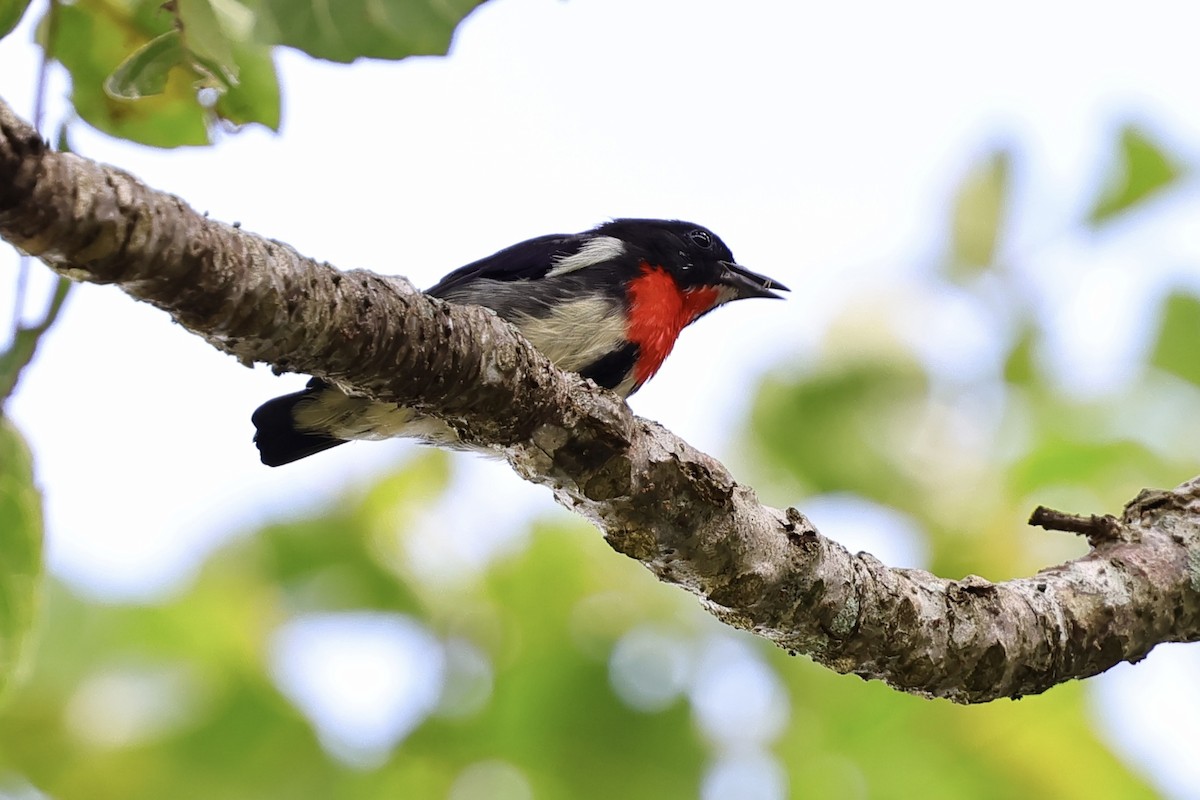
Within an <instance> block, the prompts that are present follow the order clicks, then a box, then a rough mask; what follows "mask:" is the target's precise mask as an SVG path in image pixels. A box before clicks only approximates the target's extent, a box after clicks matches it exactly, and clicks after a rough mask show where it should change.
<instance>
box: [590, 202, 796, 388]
mask: <svg viewBox="0 0 1200 800" xmlns="http://www.w3.org/2000/svg"><path fill="white" fill-rule="evenodd" d="M590 236H591V237H593V238H591V239H590V241H589V242H588V243H587V244H585V245H584V247H583V248H582V249H581V250H580V256H579V257H580V258H582V257H585V256H586V257H587V258H595V259H597V260H599V259H604V260H606V261H607V263H609V265H610V266H611V265H614V264H620V265H621V267H620V270H619V279H620V280H621V282H622V285H623V286H624V291H625V295H626V301H627V317H626V319H627V331H626V338H627V340H628V341H629V342H631V343H632V344H633V345H636V350H637V353H638V356H637V361H636V364H635V367H634V371H633V376H632V378H633V381H634V383H633V385H634V387H635V388H636V387H637V386H640V385H641V384H642V383H644V382H646V381H647V380H649V379H650V378H651V377H652V376H653V375H654V373H655V372H657V371H658V368H659V367H661V366H662V363H663V361H664V360H665V359H666V357H667V355H668V354H670V352H671V349H672V348H673V347H674V345H675V340H676V338H677V337H678V336H679V333H680V331H682V330H683V329H684V328H685V327H687V326H688V325H690V324H691V323H693V322H695V321H696V320H697V319H699V318H700V317H702V316H703V315H705V314H707V313H708V312H709V311H712V310H713V309H714V308H716V307H717V306H720V305H723V304H725V303H729V302H732V301H734V300H742V299H747V298H751V297H773V298H779V295H778V294H776V293H775V291H774V290H776V289H778V290H780V291H787V287H786V286H784V285H783V284H781V283H779V282H778V281H775V280H772V279H771V278H767V277H765V276H763V275H758V274H756V273H754V272H751V271H750V270H748V269H746V268H745V267H742V266H740V265H739V264H738V263H737V262H736V261H734V258H733V253H732V252H730V250H729V247H728V246H726V244H725V243H724V242H723V241H721V239H720V238H719V237H718V236H717V235H716V234H715V233H713V232H712V231H710V230H708V229H707V228H704V227H702V226H700V225H696V224H695V223H691V222H682V221H679V220H657V219H618V220H614V221H612V222H609V223H606V224H604V225H601V226H600V227H598V228H596V229H595V230H593V231H591V232H590Z"/></svg>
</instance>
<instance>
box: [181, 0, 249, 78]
mask: <svg viewBox="0 0 1200 800" xmlns="http://www.w3.org/2000/svg"><path fill="white" fill-rule="evenodd" d="M176 2H177V6H176V7H177V8H178V9H179V19H180V21H181V22H182V23H183V45H184V46H185V47H186V48H187V50H188V52H189V53H190V54H191V55H192V57H193V58H194V59H195V60H197V61H199V62H200V64H201V65H202V66H203V67H204V69H205V71H207V72H210V73H212V75H213V77H215V78H217V79H218V80H219V81H220V83H221V88H224V87H227V86H236V85H237V83H238V64H237V60H236V59H235V58H234V55H233V44H232V43H231V42H230V41H229V37H228V36H226V34H225V30H224V29H223V27H222V26H221V22H220V20H219V19H218V18H217V12H216V11H215V10H214V9H213V6H212V4H211V3H210V2H209V0H176Z"/></svg>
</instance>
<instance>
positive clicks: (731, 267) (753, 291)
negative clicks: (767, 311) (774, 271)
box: [719, 261, 791, 300]
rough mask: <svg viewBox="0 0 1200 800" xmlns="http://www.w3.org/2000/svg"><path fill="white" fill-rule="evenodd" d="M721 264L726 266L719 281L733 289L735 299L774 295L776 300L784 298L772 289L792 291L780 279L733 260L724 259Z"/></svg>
mask: <svg viewBox="0 0 1200 800" xmlns="http://www.w3.org/2000/svg"><path fill="white" fill-rule="evenodd" d="M721 266H722V267H723V268H724V271H723V272H722V273H721V277H720V279H719V281H720V283H721V284H722V285H723V286H728V287H729V288H730V289H733V291H734V296H733V299H735V300H742V299H745V298H748V297H774V298H775V299H776V300H782V299H783V298H782V297H781V296H780V295H777V294H775V292H773V291H771V290H772V289H778V290H779V291H781V292H788V291H791V290H790V289H788V287H786V286H784V285H783V284H782V283H780V282H779V281H776V280H772V279H771V278H768V277H766V276H765V275H759V274H757V273H754V272H751V271H750V270H748V269H746V268H745V267H743V266H741V265H739V264H735V263H733V262H732V261H722V262H721Z"/></svg>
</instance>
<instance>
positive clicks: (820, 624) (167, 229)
mask: <svg viewBox="0 0 1200 800" xmlns="http://www.w3.org/2000/svg"><path fill="white" fill-rule="evenodd" d="M0 236H3V238H5V239H7V240H8V241H9V242H12V243H13V244H14V245H16V246H17V247H19V248H21V249H22V250H24V251H26V252H28V253H31V254H33V255H35V256H37V257H38V258H40V259H42V260H43V261H44V262H46V263H47V264H49V265H50V266H51V267H52V268H53V269H54V270H56V271H57V272H59V273H60V274H63V275H67V276H69V277H71V278H74V279H75V280H82V281H91V282H95V283H115V284H117V285H119V286H120V287H121V288H122V289H123V290H124V291H126V292H127V293H128V294H130V295H131V296H133V297H135V298H136V299H139V300H143V301H145V302H149V303H152V304H154V305H156V306H158V307H159V308H162V309H164V310H166V311H168V312H169V313H170V314H171V315H172V316H173V317H174V318H175V319H176V320H178V321H179V322H180V323H181V324H182V325H184V326H185V327H186V328H188V329H189V330H191V331H192V332H194V333H196V334H197V335H199V336H202V337H204V339H205V340H207V341H208V342H209V343H211V344H212V345H213V346H214V347H216V348H218V349H220V350H223V351H224V352H227V353H230V354H232V355H234V356H236V357H237V358H238V359H239V360H240V361H241V362H242V363H245V364H250V363H253V362H256V361H263V362H266V363H269V364H272V365H273V366H274V367H275V369H277V370H279V371H295V372H304V373H309V374H313V375H318V376H321V377H324V378H330V379H333V380H336V381H338V382H340V383H343V384H346V385H350V386H353V387H355V388H356V389H358V390H359V391H361V392H362V393H363V394H365V395H369V396H371V397H374V398H377V399H380V400H384V401H394V402H397V403H401V404H404V405H410V406H416V407H419V408H421V409H422V410H424V411H425V412H426V413H429V414H433V415H436V416H438V417H440V418H442V419H445V420H446V421H447V422H449V423H450V424H451V425H452V426H454V427H455V428H456V429H457V430H458V431H459V433H460V435H461V436H462V437H463V439H464V440H466V441H468V442H471V443H474V444H477V445H482V446H487V447H491V448H494V449H495V450H496V451H497V452H498V453H500V454H502V455H504V457H505V458H507V459H508V461H509V463H510V464H511V465H512V466H513V468H514V469H515V470H516V471H517V472H518V473H519V474H520V475H521V476H522V477H524V478H525V479H527V480H530V481H533V482H535V483H539V484H542V485H544V486H547V487H549V488H550V489H551V490H552V491H553V492H554V496H555V498H556V499H557V500H558V502H559V503H561V504H562V505H564V506H566V507H567V508H569V509H572V510H574V511H576V512H578V513H579V514H582V515H583V516H585V517H587V518H588V519H590V520H592V521H593V522H594V523H595V524H596V525H597V526H598V527H599V528H600V529H601V530H602V531H603V532H604V535H605V536H606V538H607V540H608V542H609V543H610V544H611V545H612V547H613V548H614V549H616V550H618V551H620V552H622V553H625V554H626V555H629V556H630V557H632V558H636V559H638V560H639V561H641V562H642V563H643V564H645V565H646V566H647V567H648V568H649V569H650V570H651V571H652V572H654V574H655V575H657V576H658V577H659V578H660V579H661V580H663V581H665V582H668V583H673V584H676V585H678V586H682V587H684V588H686V589H687V590H689V591H691V592H693V593H695V594H696V595H697V596H698V597H699V598H700V599H701V602H702V603H703V604H704V606H705V607H706V608H707V609H708V610H709V611H711V612H712V613H713V614H715V615H716V616H718V617H719V618H720V619H722V620H724V621H725V622H727V623H729V624H730V625H733V626H735V627H738V628H742V629H745V630H749V631H752V632H754V633H756V634H758V635H760V636H763V637H766V638H768V639H770V640H772V641H774V642H775V643H777V644H778V645H780V646H781V647H784V648H787V649H789V650H791V651H794V652H800V653H805V654H807V655H810V656H811V657H812V658H814V659H815V660H817V661H819V662H820V663H822V664H825V665H826V666H828V667H830V668H832V669H835V670H838V671H839V672H852V673H855V674H857V675H860V676H862V677H864V678H878V679H881V680H884V681H887V682H888V683H890V684H891V685H893V686H895V687H896V688H898V689H901V690H904V691H908V692H912V693H915V694H921V695H926V696H936V697H945V698H949V699H951V700H955V701H958V702H964V703H969V702H983V701H987V700H991V699H994V698H997V697H1019V696H1021V695H1025V694H1030V693H1035V692H1041V691H1044V690H1045V689H1047V688H1049V687H1051V686H1054V685H1055V684H1058V683H1061V682H1063V681H1066V680H1069V679H1071V678H1082V677H1087V676H1090V675H1094V674H1096V673H1098V672H1101V671H1103V670H1105V669H1107V668H1109V667H1111V666H1113V665H1114V664H1116V663H1118V662H1120V661H1125V660H1128V661H1136V660H1138V659H1140V658H1142V657H1143V656H1145V655H1146V653H1147V652H1149V650H1150V649H1151V648H1152V647H1154V645H1155V644H1157V643H1159V642H1164V641H1193V640H1196V639H1197V638H1200V527H1198V522H1197V520H1198V519H1200V479H1197V480H1195V481H1192V482H1189V483H1186V484H1184V485H1182V486H1180V487H1178V488H1177V489H1175V490H1174V491H1170V492H1143V493H1142V495H1140V496H1139V497H1138V498H1136V499H1135V500H1134V501H1133V502H1131V503H1130V504H1129V506H1128V507H1127V508H1126V509H1125V512H1124V514H1123V516H1122V517H1121V519H1120V520H1119V521H1118V520H1116V519H1113V518H1096V519H1097V520H1100V521H1097V522H1095V523H1094V524H1092V523H1089V525H1090V527H1087V530H1085V532H1093V533H1094V532H1096V531H1100V530H1103V532H1104V535H1103V536H1090V540H1091V542H1092V544H1093V548H1094V549H1093V550H1092V552H1090V553H1089V554H1088V555H1086V556H1084V557H1083V558H1080V559H1078V560H1076V561H1072V562H1070V563H1067V564H1064V565H1061V566H1058V567H1054V568H1051V569H1047V570H1044V571H1042V572H1040V573H1039V574H1037V575H1035V576H1033V577H1031V578H1022V579H1017V580H1011V581H1006V582H1004V583H995V584H994V583H990V582H988V581H986V580H984V579H982V578H978V577H975V576H968V577H967V578H964V579H963V580H960V581H950V580H944V579H941V578H937V577H935V576H933V575H930V574H929V573H927V572H923V571H920V570H903V569H890V568H888V567H886V566H884V565H883V564H881V563H880V562H879V561H878V560H876V559H875V558H873V557H872V556H870V555H868V554H865V553H859V554H857V555H851V554H850V553H849V552H847V551H846V549H845V548H843V547H841V546H840V545H838V544H837V543H835V542H832V541H829V540H827V539H825V538H823V537H822V536H821V535H820V534H819V533H818V532H817V531H816V529H815V528H814V527H813V526H812V524H811V523H810V522H809V521H808V520H807V519H806V518H805V517H804V516H803V515H802V514H801V513H800V512H798V511H796V510H795V509H788V510H786V511H781V510H778V509H774V508H769V507H766V506H763V505H761V504H760V503H759V502H758V499H757V497H756V496H755V494H754V492H753V491H752V490H751V489H750V488H748V487H746V486H742V485H740V484H738V483H737V482H736V481H735V480H734V479H733V477H732V476H731V475H730V474H729V473H728V472H727V471H726V470H725V468H724V467H723V466H722V465H721V464H719V463H718V462H717V461H716V460H714V459H713V458H711V457H709V456H707V455H705V454H703V453H700V452H698V451H696V450H695V449H693V448H692V447H690V446H689V445H688V444H687V443H685V442H683V441H681V440H680V439H678V438H677V437H675V436H674V435H672V434H671V433H670V432H669V431H667V430H665V429H664V428H662V427H661V426H659V425H657V424H656V423H654V422H650V421H648V420H644V419H640V418H638V417H636V416H634V415H633V414H632V413H631V412H630V410H629V408H628V406H626V405H625V404H624V403H623V402H622V401H621V400H620V399H619V398H617V397H616V396H615V395H613V394H611V393H609V392H606V391H603V390H600V389H598V388H597V387H595V386H594V385H592V384H590V383H587V382H585V381H583V380H582V379H580V378H579V377H578V376H575V375H570V374H565V373H563V372H560V371H559V370H557V369H555V368H554V366H553V365H552V364H550V363H549V362H548V361H547V360H546V359H545V357H543V356H542V355H541V354H540V353H538V352H537V351H536V350H534V349H533V348H532V347H531V346H530V345H529V344H528V343H527V342H525V341H524V340H523V339H522V338H521V337H520V336H519V335H518V334H517V333H516V332H515V330H514V329H513V328H512V327H511V326H509V325H508V324H506V323H504V322H503V321H502V320H500V319H499V318H497V317H496V316H495V315H493V314H491V313H489V312H487V311H485V310H484V309H480V308H472V307H461V306H453V305H449V304H446V303H443V302H441V301H438V300H436V299H433V298H430V297H427V296H425V295H423V294H421V293H419V292H416V291H415V290H414V289H413V288H412V286H411V285H410V284H408V283H407V282H406V281H404V280H402V279H398V278H385V277H381V276H378V275H375V274H372V273H369V272H363V271H353V272H339V271H337V270H335V269H334V268H333V267H331V266H329V265H327V264H321V263H317V262H315V261H313V260H311V259H308V258H305V257H303V256H301V255H300V254H299V253H297V252H296V251H295V250H293V249H292V248H291V247H289V246H287V245H285V244H282V243H280V242H275V241H271V240H268V239H265V238H262V237H259V236H256V235H254V234H251V233H248V232H246V231H243V230H240V229H238V228H235V227H233V226H230V225H226V224H223V223H220V222H216V221H213V220H209V219H207V218H205V217H203V216H201V215H199V214H197V213H196V212H195V211H193V210H192V209H191V208H189V207H188V206H187V205H186V204H185V203H184V202H183V201H182V200H180V199H179V198H177V197H173V196H171V195H167V194H163V193H160V192H156V191H154V190H152V189H150V188H148V187H146V186H145V185H143V184H142V183H141V182H139V181H138V180H137V179H136V178H134V177H133V176H131V175H128V174H127V173H124V172H122V171H120V170H118V169H115V168H112V167H106V166H101V165H98V164H95V163H93V162H90V161H88V160H86V159H83V158H80V157H77V156H75V155H71V154H66V153H55V152H52V151H50V150H49V149H48V147H47V146H46V145H45V144H44V143H43V142H42V141H41V139H40V138H39V137H38V135H37V134H36V132H35V131H34V130H33V129H32V128H31V127H29V126H28V125H27V124H26V123H24V122H23V121H21V120H20V119H18V118H17V117H16V116H15V115H14V114H13V113H12V111H11V110H10V109H9V108H8V106H6V105H4V104H3V102H2V101H0ZM1050 519H1051V522H1057V523H1060V524H1061V522H1062V520H1063V519H1064V517H1063V516H1062V515H1059V516H1058V517H1053V516H1052V517H1051V518H1050ZM1109 519H1111V520H1112V521H1111V523H1110V522H1108V521H1107V520H1109Z"/></svg>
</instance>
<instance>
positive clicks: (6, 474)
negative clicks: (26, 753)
mask: <svg viewBox="0 0 1200 800" xmlns="http://www.w3.org/2000/svg"><path fill="white" fill-rule="evenodd" d="M0 554H2V555H3V557H0V692H3V691H4V690H5V689H7V688H8V687H10V686H11V685H12V682H13V679H14V677H16V676H17V673H18V669H19V667H21V665H22V663H23V660H24V659H25V658H27V654H28V649H29V642H30V630H31V628H32V627H33V619H34V612H35V610H36V607H37V598H38V591H39V586H40V584H41V579H42V498H41V494H40V493H39V492H38V490H37V487H35V486H34V484H33V457H32V456H31V455H30V453H29V448H28V447H26V445H25V442H24V440H23V439H22V438H21V434H20V433H18V432H17V430H16V428H14V427H13V426H12V423H10V422H9V421H8V420H7V419H6V418H5V417H3V416H0Z"/></svg>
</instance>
